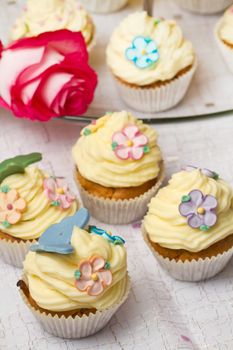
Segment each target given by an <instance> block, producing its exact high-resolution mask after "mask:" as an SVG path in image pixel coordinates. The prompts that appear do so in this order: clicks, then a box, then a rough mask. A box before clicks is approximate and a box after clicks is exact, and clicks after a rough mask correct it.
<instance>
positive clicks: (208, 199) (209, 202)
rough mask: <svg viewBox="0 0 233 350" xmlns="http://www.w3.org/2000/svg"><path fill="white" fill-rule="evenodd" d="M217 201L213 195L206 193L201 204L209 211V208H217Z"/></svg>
mask: <svg viewBox="0 0 233 350" xmlns="http://www.w3.org/2000/svg"><path fill="white" fill-rule="evenodd" d="M217 205H218V202H217V199H216V198H215V197H214V196H211V195H207V196H205V198H204V200H203V202H202V204H201V206H202V207H203V208H205V210H206V211H209V210H210V209H215V208H217Z"/></svg>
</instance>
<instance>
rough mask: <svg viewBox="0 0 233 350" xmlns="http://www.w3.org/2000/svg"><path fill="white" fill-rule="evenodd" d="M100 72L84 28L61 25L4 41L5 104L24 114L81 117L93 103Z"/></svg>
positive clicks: (0, 52) (0, 58) (1, 96)
mask: <svg viewBox="0 0 233 350" xmlns="http://www.w3.org/2000/svg"><path fill="white" fill-rule="evenodd" d="M96 85H97V75H96V73H95V71H94V70H93V69H92V68H91V67H90V66H89V64H88V53H87V49H86V45H85V41H84V39H83V36H82V34H81V33H80V32H71V31H69V30H66V29H64V30H58V31H54V32H47V33H43V34H40V35H38V36H37V37H32V38H24V39H20V40H17V41H15V42H13V43H12V44H10V45H9V46H7V47H5V48H4V47H3V46H2V44H1V42H0V105H1V106H2V107H5V108H7V109H10V110H11V111H12V113H13V114H14V115H15V116H16V117H19V118H28V119H31V120H40V121H47V120H49V119H51V118H53V117H62V116H64V115H74V116H78V115H80V114H83V113H85V112H86V110H87V108H88V105H89V104H90V103H91V102H92V100H93V97H94V91H95V88H96Z"/></svg>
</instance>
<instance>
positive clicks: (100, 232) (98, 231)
mask: <svg viewBox="0 0 233 350" xmlns="http://www.w3.org/2000/svg"><path fill="white" fill-rule="evenodd" d="M89 232H90V233H95V234H96V235H99V236H102V237H104V238H106V239H107V240H108V241H109V242H111V243H113V244H115V245H122V244H125V240H124V239H123V238H122V237H120V236H111V235H110V234H109V233H108V232H107V231H105V230H103V229H102V228H99V227H96V226H89Z"/></svg>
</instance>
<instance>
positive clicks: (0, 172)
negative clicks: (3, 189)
mask: <svg viewBox="0 0 233 350" xmlns="http://www.w3.org/2000/svg"><path fill="white" fill-rule="evenodd" d="M41 159H42V155H41V153H30V154H25V155H21V156H16V157H14V158H10V159H6V160H4V161H3V162H2V163H0V182H2V181H3V180H4V179H5V178H6V177H8V176H10V175H14V174H20V173H22V174H23V173H24V171H25V168H26V167H27V166H28V165H30V164H33V163H36V162H39V161H40V160H41Z"/></svg>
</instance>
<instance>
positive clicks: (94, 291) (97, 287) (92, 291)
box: [87, 281, 104, 296]
mask: <svg viewBox="0 0 233 350" xmlns="http://www.w3.org/2000/svg"><path fill="white" fill-rule="evenodd" d="M103 290H104V287H103V285H102V283H101V282H100V281H97V282H94V283H93V284H92V286H90V287H88V289H87V294H88V295H91V296H96V295H99V294H101V293H102V292H103Z"/></svg>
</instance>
